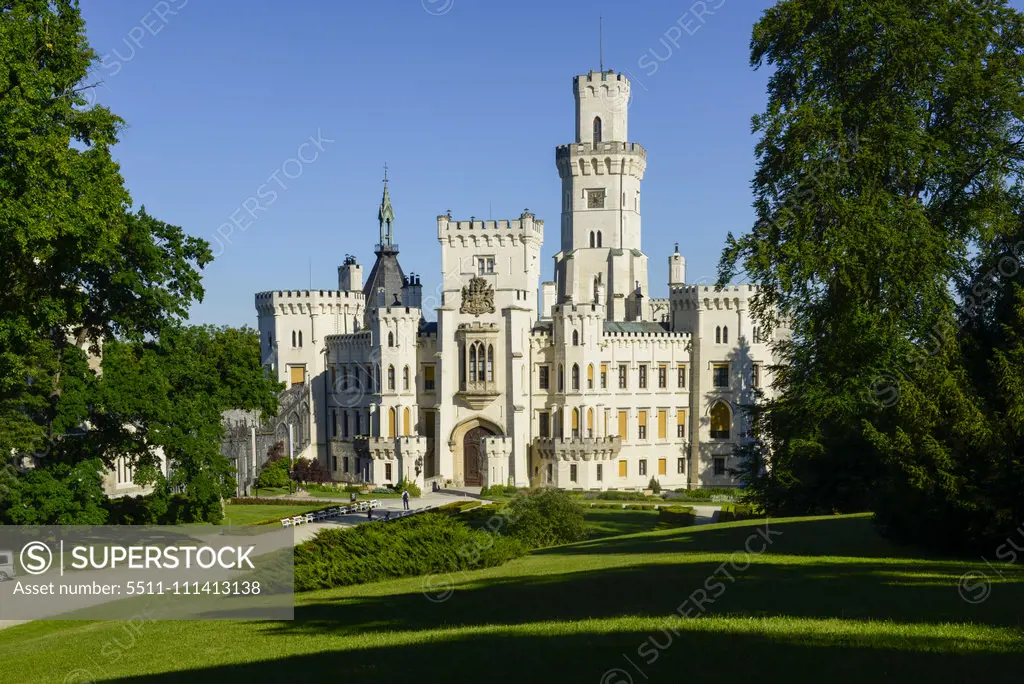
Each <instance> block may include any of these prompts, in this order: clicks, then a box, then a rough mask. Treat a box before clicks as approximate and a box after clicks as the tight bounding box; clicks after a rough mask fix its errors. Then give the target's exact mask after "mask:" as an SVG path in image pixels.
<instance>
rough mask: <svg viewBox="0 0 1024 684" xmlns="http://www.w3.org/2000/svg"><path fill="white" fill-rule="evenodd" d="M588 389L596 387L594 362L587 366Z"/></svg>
mask: <svg viewBox="0 0 1024 684" xmlns="http://www.w3.org/2000/svg"><path fill="white" fill-rule="evenodd" d="M587 389H588V390H592V389H594V364H590V365H589V366H587Z"/></svg>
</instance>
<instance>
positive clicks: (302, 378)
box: [291, 366, 306, 385]
mask: <svg viewBox="0 0 1024 684" xmlns="http://www.w3.org/2000/svg"><path fill="white" fill-rule="evenodd" d="M291 380H292V384H293V385H301V384H302V383H304V382H306V367H305V366H292V367H291Z"/></svg>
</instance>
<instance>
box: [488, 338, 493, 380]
mask: <svg viewBox="0 0 1024 684" xmlns="http://www.w3.org/2000/svg"><path fill="white" fill-rule="evenodd" d="M487 382H494V345H493V344H489V345H487Z"/></svg>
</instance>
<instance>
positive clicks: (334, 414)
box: [331, 409, 338, 437]
mask: <svg viewBox="0 0 1024 684" xmlns="http://www.w3.org/2000/svg"><path fill="white" fill-rule="evenodd" d="M337 436H338V411H337V410H336V409H331V437H337Z"/></svg>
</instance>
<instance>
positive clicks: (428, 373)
mask: <svg viewBox="0 0 1024 684" xmlns="http://www.w3.org/2000/svg"><path fill="white" fill-rule="evenodd" d="M423 390H424V391H425V392H433V391H434V365H433V364H426V365H424V366H423Z"/></svg>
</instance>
